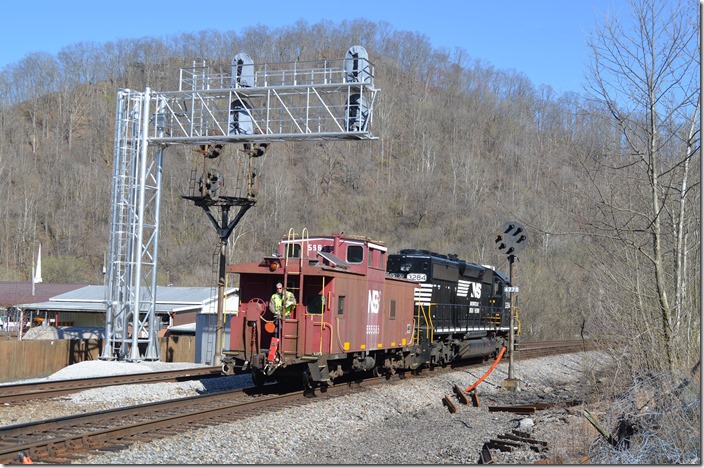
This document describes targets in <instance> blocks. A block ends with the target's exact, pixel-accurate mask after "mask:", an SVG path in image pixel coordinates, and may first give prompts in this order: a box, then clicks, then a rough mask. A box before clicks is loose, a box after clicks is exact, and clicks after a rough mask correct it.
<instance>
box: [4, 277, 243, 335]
mask: <svg viewBox="0 0 704 468" xmlns="http://www.w3.org/2000/svg"><path fill="white" fill-rule="evenodd" d="M14 306H15V307H16V308H18V309H22V310H23V311H24V312H29V313H31V314H32V315H33V316H34V317H44V318H49V323H52V324H58V325H59V326H62V325H63V326H105V314H106V305H105V287H104V286H91V285H89V286H84V287H82V288H78V289H75V290H73V291H68V292H64V293H63V294H58V295H56V296H53V297H50V298H49V300H48V301H43V302H31V303H24V304H15V305H14ZM238 306H239V296H238V294H237V288H230V289H228V290H226V291H225V313H235V312H236V311H237V308H238ZM155 313H156V314H157V315H159V316H161V324H162V328H167V327H169V326H175V325H183V324H187V323H195V321H196V319H195V316H196V314H197V313H217V288H215V287H173V286H157V289H156V309H155ZM52 317H53V318H52Z"/></svg>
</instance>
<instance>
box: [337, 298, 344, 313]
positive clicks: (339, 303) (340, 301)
mask: <svg viewBox="0 0 704 468" xmlns="http://www.w3.org/2000/svg"><path fill="white" fill-rule="evenodd" d="M344 312H345V296H340V297H338V298H337V315H343V314H344Z"/></svg>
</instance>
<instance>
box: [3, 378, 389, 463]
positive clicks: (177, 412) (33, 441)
mask: <svg viewBox="0 0 704 468" xmlns="http://www.w3.org/2000/svg"><path fill="white" fill-rule="evenodd" d="M381 379H382V378H375V379H369V380H365V381H362V382H356V383H354V384H350V385H348V386H335V387H331V388H330V389H328V391H327V392H324V393H319V396H318V398H317V399H316V400H320V399H321V398H322V399H327V398H333V397H335V396H342V395H346V394H349V392H350V391H352V392H354V391H360V390H361V389H362V388H363V387H366V386H369V385H373V384H374V383H377V382H378V381H379V380H381ZM253 390H254V389H252V388H249V389H237V390H226V391H221V392H217V393H212V394H208V395H199V396H195V397H186V398H178V399H174V400H168V401H160V402H155V403H147V404H142V405H134V406H128V407H124V408H116V409H113V410H107V411H98V412H94V413H88V414H78V415H73V416H66V417H62V418H55V419H48V420H43V421H36V422H30V423H23V424H15V425H12V426H5V427H1V428H0V463H3V464H5V463H10V462H13V461H15V460H16V457H17V454H18V453H19V452H21V451H24V452H27V453H28V454H29V455H30V457H31V458H32V460H33V461H35V462H41V463H57V464H66V463H71V461H73V460H76V459H80V458H83V457H85V456H87V455H89V454H90V453H91V452H94V451H101V450H108V451H114V450H120V449H124V448H127V447H128V446H129V445H131V444H133V443H135V442H138V441H147V440H155V439H159V438H162V437H167V436H171V435H175V434H180V433H184V432H187V431H192V430H194V429H197V428H200V427H206V426H211V425H214V424H220V423H224V422H232V421H235V420H237V419H242V418H246V417H249V416H253V415H255V414H262V413H266V412H272V411H276V410H277V409H280V408H283V407H290V406H293V405H302V404H308V403H310V402H311V399H310V398H306V397H305V396H304V395H303V393H302V392H301V391H295V392H290V393H283V394H280V393H278V392H280V391H281V388H280V387H279V386H278V385H266V386H265V387H264V392H262V391H261V390H257V391H256V392H258V393H256V397H254V398H253V397H252V396H251V394H252V392H253Z"/></svg>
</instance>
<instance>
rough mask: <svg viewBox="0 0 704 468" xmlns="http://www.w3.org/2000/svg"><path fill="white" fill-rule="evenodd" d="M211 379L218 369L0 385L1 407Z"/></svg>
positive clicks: (203, 368)
mask: <svg viewBox="0 0 704 468" xmlns="http://www.w3.org/2000/svg"><path fill="white" fill-rule="evenodd" d="M213 377H222V372H221V368H220V367H200V368H192V369H180V370H172V371H162V372H145V373H139V374H122V375H113V376H109V377H90V378H83V379H67V380H53V381H48V382H32V383H22V384H10V385H0V404H10V403H19V402H27V401H36V400H40V399H46V398H52V397H56V396H61V395H68V394H71V393H76V392H80V391H83V390H88V389H91V388H100V387H108V386H111V385H129V384H143V383H157V382H183V381H186V380H195V379H207V378H213Z"/></svg>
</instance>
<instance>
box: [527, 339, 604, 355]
mask: <svg viewBox="0 0 704 468" xmlns="http://www.w3.org/2000/svg"><path fill="white" fill-rule="evenodd" d="M594 349H596V347H595V345H594V342H592V341H581V340H573V341H534V342H528V343H521V344H519V345H518V346H516V349H515V353H516V358H517V359H533V358H538V357H545V356H555V355H557V354H567V353H577V352H580V351H592V350H594Z"/></svg>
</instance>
